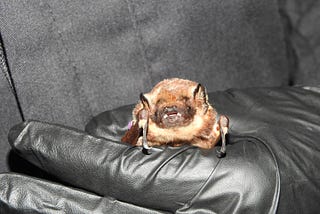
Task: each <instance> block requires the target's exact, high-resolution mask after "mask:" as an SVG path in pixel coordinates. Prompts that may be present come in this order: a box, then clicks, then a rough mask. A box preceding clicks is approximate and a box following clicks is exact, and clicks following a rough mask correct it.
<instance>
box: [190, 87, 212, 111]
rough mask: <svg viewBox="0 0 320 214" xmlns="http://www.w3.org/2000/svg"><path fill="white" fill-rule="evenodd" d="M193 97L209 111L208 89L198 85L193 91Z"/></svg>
mask: <svg viewBox="0 0 320 214" xmlns="http://www.w3.org/2000/svg"><path fill="white" fill-rule="evenodd" d="M193 97H194V99H195V101H200V104H201V105H202V107H203V108H204V111H205V112H206V110H207V109H208V106H209V104H208V94H207V90H206V88H205V87H204V86H203V85H201V84H200V83H199V84H198V85H197V87H196V88H195V89H194V91H193Z"/></svg>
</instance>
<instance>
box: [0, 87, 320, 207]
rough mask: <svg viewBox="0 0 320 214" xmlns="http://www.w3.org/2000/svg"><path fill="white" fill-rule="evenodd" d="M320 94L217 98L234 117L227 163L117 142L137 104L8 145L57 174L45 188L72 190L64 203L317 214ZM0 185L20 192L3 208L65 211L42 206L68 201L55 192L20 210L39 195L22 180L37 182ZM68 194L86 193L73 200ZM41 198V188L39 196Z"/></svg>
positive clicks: (27, 126) (211, 155) (33, 124)
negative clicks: (25, 199) (81, 126)
mask: <svg viewBox="0 0 320 214" xmlns="http://www.w3.org/2000/svg"><path fill="white" fill-rule="evenodd" d="M311 89H312V88H311ZM319 91H320V90H319V89H317V88H313V89H312V90H306V89H303V88H259V89H258V88H252V89H246V90H228V91H221V92H215V93H211V94H210V95H209V101H211V103H212V104H213V105H214V106H215V108H217V110H218V112H219V113H223V114H226V115H228V116H229V117H230V126H231V130H230V135H229V144H228V146H227V156H226V157H225V158H223V159H218V158H217V157H216V155H215V150H206V151H204V150H200V149H198V148H195V147H190V146H183V147H177V148H173V147H159V148H153V149H152V151H151V152H152V154H151V155H144V154H143V153H142V152H141V148H138V147H131V146H129V145H127V144H123V143H119V142H118V141H119V139H120V137H121V135H122V134H123V133H124V131H125V129H126V126H127V122H128V121H129V120H130V119H131V118H130V116H131V112H130V111H131V107H132V106H124V107H122V108H119V109H116V110H113V111H108V112H104V113H102V114H100V115H98V116H97V117H95V118H93V120H91V122H90V123H89V124H88V125H87V127H86V132H82V131H79V130H76V129H73V128H68V127H64V126H61V125H54V124H49V123H44V122H38V121H28V122H26V123H23V124H20V125H17V126H15V127H13V128H12V129H11V132H10V134H9V141H10V142H11V144H12V146H13V148H14V149H15V151H16V152H17V153H18V154H19V155H21V156H22V157H23V158H25V159H26V160H28V161H30V162H31V163H33V164H35V165H36V166H38V167H39V168H41V169H42V170H44V171H46V172H48V173H50V174H51V175H54V177H55V178H56V179H57V181H58V182H59V183H60V185H59V184H54V183H52V182H49V181H48V182H44V181H43V180H40V181H41V182H44V183H45V184H46V185H48V187H49V189H50V186H51V185H58V186H59V188H62V189H64V190H63V191H66V192H67V193H68V194H67V195H66V196H64V200H66V201H69V200H71V201H74V200H75V198H74V197H80V198H81V194H90V195H98V196H100V197H103V198H107V199H110V198H112V199H114V200H116V201H121V202H123V204H121V206H124V207H122V208H120V207H119V208H117V209H114V210H112V209H110V212H111V213H112V212H114V213H117V212H120V211H121V210H122V209H125V210H130V209H131V207H130V206H133V208H132V209H142V210H143V211H141V212H142V213H143V212H144V211H146V212H148V211H149V209H150V211H155V210H156V211H161V212H162V211H166V212H171V213H172V212H174V213H199V212H201V213H275V212H276V210H277V213H316V212H317V210H319V208H320V207H319V206H320V205H319V203H318V201H319V199H320V185H319V173H320V164H319V163H320V160H319V159H320V155H319V151H320V149H319V147H320V145H319V143H318V137H319V133H320V124H319V123H320V122H319V121H320V118H319V117H320V114H319V106H320V93H319ZM88 133H90V134H88ZM0 179H1V180H2V181H3V182H1V183H4V184H5V183H8V184H10V183H12V182H14V184H15V185H5V186H9V187H10V186H14V187H15V188H13V187H11V189H10V188H9V189H8V188H5V189H6V191H2V190H1V194H0V196H1V198H0V204H1V208H2V209H6V210H11V211H16V210H17V209H18V208H20V209H21V207H25V208H26V207H32V208H33V209H35V210H37V209H39V210H40V209H47V210H50V209H60V210H63V209H66V208H64V207H63V206H60V207H58V208H57V206H53V207H52V206H47V207H44V206H45V205H46V203H43V202H44V201H42V200H49V202H50V203H52V201H54V200H56V198H57V197H58V198H59V197H60V196H59V194H58V195H57V193H56V192H55V191H53V190H52V191H46V192H45V193H46V195H51V196H50V197H49V198H50V199H47V198H45V199H44V198H43V197H38V198H37V199H38V202H35V204H36V205H37V206H36V205H35V204H33V202H32V201H33V200H32V199H31V200H30V203H22V204H20V205H18V206H15V205H14V204H15V203H14V202H12V199H13V198H19V197H20V196H21V195H28V196H30V197H33V195H34V194H35V193H34V192H31V193H30V192H28V191H29V188H24V187H23V186H24V182H26V180H27V181H28V182H29V181H30V182H31V183H33V182H35V183H37V182H38V181H37V182H36V181H34V180H32V179H30V178H28V177H20V176H17V175H10V174H9V175H6V174H4V175H1V178H0ZM40 181H39V182H40ZM37 185H38V184H35V187H34V188H36V186H37ZM40 186H41V185H40ZM70 186H72V187H76V188H77V190H78V191H80V192H81V193H79V194H77V193H74V195H76V196H74V197H71V196H70V195H72V194H73V193H71V192H72V191H71V192H70V193H69V188H70ZM51 187H52V188H53V189H55V188H54V186H51ZM42 191H44V190H41V188H39V191H37V194H38V192H42ZM4 192H5V193H4ZM38 195H41V194H38ZM69 196H70V197H69ZM94 197H96V196H94ZM107 199H104V200H107ZM39 200H40V202H39ZM95 200H98V199H95ZM95 200H93V201H95ZM36 201H37V200H36ZM80 201H81V200H80ZM107 201H108V200H107ZM50 203H49V204H50ZM67 206H68V207H69V206H70V207H72V206H73V205H72V203H68V205H67ZM74 206H76V205H74ZM83 206H84V207H83V212H87V210H88V209H93V208H92V207H90V206H89V205H88V206H87V205H86V203H83ZM70 209H71V208H70ZM74 209H76V208H74ZM77 209H78V208H77Z"/></svg>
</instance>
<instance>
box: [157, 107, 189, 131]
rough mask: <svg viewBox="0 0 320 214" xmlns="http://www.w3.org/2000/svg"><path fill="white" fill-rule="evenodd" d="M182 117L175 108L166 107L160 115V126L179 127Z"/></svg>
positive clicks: (182, 120)
mask: <svg viewBox="0 0 320 214" xmlns="http://www.w3.org/2000/svg"><path fill="white" fill-rule="evenodd" d="M184 120H185V119H184V116H183V114H182V113H181V112H180V111H179V109H178V108H177V107H166V108H165V109H164V111H163V113H162V119H161V121H162V124H163V125H164V126H165V127H174V126H181V125H182V124H183V123H184Z"/></svg>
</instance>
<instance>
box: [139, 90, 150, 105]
mask: <svg viewBox="0 0 320 214" xmlns="http://www.w3.org/2000/svg"><path fill="white" fill-rule="evenodd" d="M140 101H141V103H142V105H143V107H144V108H146V109H150V103H149V100H148V99H147V97H146V96H145V95H144V94H143V93H141V94H140Z"/></svg>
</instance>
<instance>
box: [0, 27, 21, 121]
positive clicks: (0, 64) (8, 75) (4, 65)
mask: <svg viewBox="0 0 320 214" xmlns="http://www.w3.org/2000/svg"><path fill="white" fill-rule="evenodd" d="M0 70H1V71H2V73H3V75H4V77H5V79H6V80H7V82H8V85H9V89H10V91H11V93H12V95H13V96H14V98H15V101H16V104H17V107H18V111H19V114H20V117H21V120H22V121H23V122H24V121H25V117H24V113H23V110H22V107H21V102H20V99H19V96H18V93H17V89H16V86H15V82H14V79H13V77H12V72H11V70H10V67H9V63H8V57H7V54H6V51H5V47H4V42H3V39H2V35H1V32H0Z"/></svg>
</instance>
